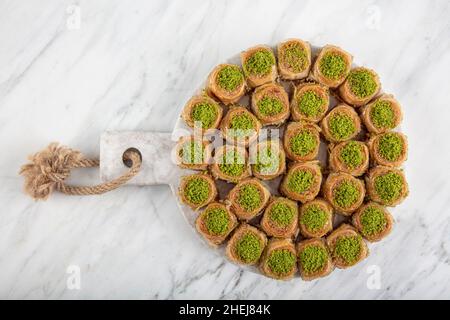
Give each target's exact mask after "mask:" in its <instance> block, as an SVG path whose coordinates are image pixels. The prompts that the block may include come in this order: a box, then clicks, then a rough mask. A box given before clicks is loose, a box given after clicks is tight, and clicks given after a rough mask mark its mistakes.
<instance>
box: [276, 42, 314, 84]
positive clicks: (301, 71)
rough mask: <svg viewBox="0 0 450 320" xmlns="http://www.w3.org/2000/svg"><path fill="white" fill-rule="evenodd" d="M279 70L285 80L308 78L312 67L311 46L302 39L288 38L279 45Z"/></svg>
mask: <svg viewBox="0 0 450 320" xmlns="http://www.w3.org/2000/svg"><path fill="white" fill-rule="evenodd" d="M277 55H278V72H279V74H280V76H281V78H283V79H285V80H298V79H303V78H306V77H307V76H308V74H309V70H310V68H311V46H310V45H309V43H308V42H306V41H303V40H300V39H287V40H285V41H283V42H280V43H279V44H278V46H277Z"/></svg>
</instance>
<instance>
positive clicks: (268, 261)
mask: <svg viewBox="0 0 450 320" xmlns="http://www.w3.org/2000/svg"><path fill="white" fill-rule="evenodd" d="M260 268H261V271H262V272H263V273H264V274H265V275H266V276H268V277H271V278H274V279H279V280H287V279H290V278H292V277H293V275H294V274H295V273H296V272H297V253H296V251H295V246H294V243H293V242H292V239H276V238H272V239H270V240H269V243H268V244H267V247H266V249H265V250H264V254H263V257H262V259H261V265H260Z"/></svg>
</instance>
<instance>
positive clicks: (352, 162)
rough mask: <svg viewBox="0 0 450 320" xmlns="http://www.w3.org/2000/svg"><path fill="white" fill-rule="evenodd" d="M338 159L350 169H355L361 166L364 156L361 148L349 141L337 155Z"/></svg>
mask: <svg viewBox="0 0 450 320" xmlns="http://www.w3.org/2000/svg"><path fill="white" fill-rule="evenodd" d="M339 159H340V160H341V161H342V162H343V163H344V164H345V165H346V166H347V167H348V168H351V169H354V168H357V167H359V166H360V165H362V163H363V160H364V154H363V150H362V147H361V145H360V144H359V143H357V142H356V141H350V142H348V143H346V144H345V146H344V147H343V148H342V149H341V152H340V154H339Z"/></svg>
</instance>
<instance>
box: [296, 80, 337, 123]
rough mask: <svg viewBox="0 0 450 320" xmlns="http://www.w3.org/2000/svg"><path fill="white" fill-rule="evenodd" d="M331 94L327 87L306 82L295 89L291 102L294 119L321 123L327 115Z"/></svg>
mask: <svg viewBox="0 0 450 320" xmlns="http://www.w3.org/2000/svg"><path fill="white" fill-rule="evenodd" d="M329 104H330V92H329V90H328V88H327V87H325V86H323V85H320V84H317V83H310V82H304V83H300V84H299V85H297V86H295V87H294V94H293V95H292V101H291V114H292V119H294V120H295V121H301V120H306V121H310V122H319V121H320V120H321V119H322V118H323V117H324V116H325V114H326V113H327V111H328V106H329Z"/></svg>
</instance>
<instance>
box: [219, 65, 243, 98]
mask: <svg viewBox="0 0 450 320" xmlns="http://www.w3.org/2000/svg"><path fill="white" fill-rule="evenodd" d="M216 81H217V84H218V85H219V87H221V88H222V89H224V90H226V91H228V92H233V91H234V90H236V89H237V88H238V87H239V86H240V85H241V84H242V82H244V75H243V74H242V71H241V68H239V67H238V66H228V65H227V66H224V67H223V68H222V69H220V71H219V72H218V73H217V78H216Z"/></svg>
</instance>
